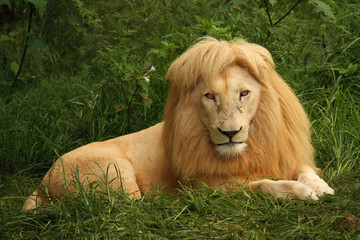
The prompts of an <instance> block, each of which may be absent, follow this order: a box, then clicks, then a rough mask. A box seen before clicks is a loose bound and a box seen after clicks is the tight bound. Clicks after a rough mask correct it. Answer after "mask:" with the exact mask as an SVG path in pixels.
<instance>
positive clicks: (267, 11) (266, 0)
mask: <svg viewBox="0 0 360 240" xmlns="http://www.w3.org/2000/svg"><path fill="white" fill-rule="evenodd" d="M263 1H264V4H265V12H266V15H267V16H268V18H269V22H270V26H271V27H274V26H276V25H277V24H278V23H280V22H281V21H282V20H283V19H284V18H286V17H287V16H288V15H289V14H290V13H291V12H292V10H294V8H296V6H297V5H298V4H299V3H301V2H302V1H304V0H298V1H297V2H296V3H295V4H294V6H292V7H291V8H290V9H289V11H287V12H286V13H285V14H284V15H283V16H282V17H281V18H280V19H279V20H277V21H276V22H275V23H273V21H272V19H271V16H270V10H269V2H268V0H263ZM270 34H271V32H270V31H269V30H268V33H267V36H266V40H268V39H269V37H270Z"/></svg>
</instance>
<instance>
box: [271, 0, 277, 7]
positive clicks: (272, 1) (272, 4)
mask: <svg viewBox="0 0 360 240" xmlns="http://www.w3.org/2000/svg"><path fill="white" fill-rule="evenodd" d="M269 3H270V4H271V6H274V5H275V4H276V3H277V0H269Z"/></svg>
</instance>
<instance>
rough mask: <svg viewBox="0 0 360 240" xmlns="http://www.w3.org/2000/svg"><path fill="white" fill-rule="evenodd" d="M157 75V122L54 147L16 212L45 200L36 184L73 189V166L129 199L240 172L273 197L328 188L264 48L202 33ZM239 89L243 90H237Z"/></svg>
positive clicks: (54, 191)
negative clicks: (163, 97)
mask: <svg viewBox="0 0 360 240" xmlns="http://www.w3.org/2000/svg"><path fill="white" fill-rule="evenodd" d="M167 78H168V79H169V80H170V81H171V88H170V92H169V96H168V98H167V102H166V107H165V116H164V122H162V123H159V124H157V125H155V126H153V127H151V128H148V129H145V130H143V131H140V132H137V133H134V134H129V135H125V136H122V137H118V138H115V139H112V140H108V141H104V142H96V143H91V144H88V145H85V146H83V147H81V148H78V149H75V150H73V151H71V152H69V153H67V154H65V155H63V156H62V157H61V158H60V159H59V160H57V161H56V162H55V164H54V165H53V166H52V168H51V169H50V170H49V171H48V173H47V174H46V175H45V177H44V179H43V181H42V183H41V184H40V188H39V189H38V190H36V191H35V192H34V193H33V194H32V196H31V197H30V198H29V199H28V200H27V201H26V202H25V204H24V207H23V210H28V209H32V208H35V207H37V206H39V204H41V203H46V202H47V198H46V197H44V196H45V195H46V194H45V192H44V191H43V189H44V188H45V189H47V191H48V193H49V194H50V195H54V196H57V197H60V196H61V195H62V191H64V190H65V191H69V192H74V191H75V189H74V188H72V187H71V186H70V187H68V185H66V182H70V181H71V180H72V179H73V178H74V177H73V176H74V174H73V172H74V169H75V167H76V166H77V168H78V172H79V178H80V180H81V181H83V182H85V183H88V182H91V181H96V180H99V179H100V180H101V179H102V181H103V179H104V173H106V176H107V181H110V182H111V184H110V186H111V187H112V188H114V189H120V190H122V191H124V192H126V193H129V194H131V196H133V197H135V198H138V197H140V196H141V195H142V194H144V193H145V192H148V191H151V190H152V189H153V188H154V187H156V186H160V187H162V188H163V189H164V191H171V190H173V189H175V188H177V187H178V186H179V183H185V182H186V181H188V180H192V179H199V180H201V181H202V182H204V183H205V184H207V185H209V186H213V187H220V185H221V184H222V183H224V182H227V181H233V180H236V181H238V182H240V183H243V182H244V181H245V180H246V179H247V177H248V175H249V174H250V180H251V181H250V182H249V183H248V184H247V187H248V188H250V189H253V190H261V191H263V192H265V193H268V194H269V195H273V196H275V197H281V198H302V199H303V198H306V197H310V198H312V199H314V200H316V199H317V197H318V196H321V195H322V194H323V193H329V194H333V193H334V191H333V189H331V188H330V187H329V186H328V185H327V184H326V183H325V182H324V181H323V180H322V179H320V178H319V177H318V176H317V175H316V173H315V171H318V169H317V168H316V167H315V164H314V151H313V147H312V145H311V141H310V132H309V128H310V126H309V121H308V119H307V116H306V114H305V112H304V110H303V108H302V106H301V104H300V103H299V101H298V99H297V98H296V96H295V95H294V93H293V92H292V91H291V89H290V88H289V87H288V85H287V84H286V83H285V82H284V81H283V80H282V79H281V78H280V76H279V75H278V74H277V73H276V71H275V65H274V62H273V60H272V57H271V55H270V53H269V52H268V51H267V50H266V49H264V48H263V47H260V46H258V45H256V44H251V43H248V42H245V41H233V42H226V41H217V40H215V39H212V38H206V39H204V40H202V41H200V42H199V43H197V44H196V45H194V46H193V47H192V48H190V49H189V50H188V51H186V52H185V53H184V54H183V55H181V56H180V57H179V58H178V59H176V60H175V61H174V62H173V63H172V65H171V66H170V68H169V71H168V73H167ZM245 88H249V89H250V90H251V91H250V93H249V94H248V95H247V96H244V97H242V98H238V96H239V93H240V92H241V91H244V89H245ZM245 90H247V89H245ZM206 91H210V93H211V95H206V93H208V92H206ZM212 97H213V98H212ZM218 129H220V130H223V131H235V130H239V129H240V131H239V132H237V133H236V134H235V135H234V137H233V138H232V140H233V141H234V142H236V144H226V143H227V142H228V141H229V139H231V138H230V137H227V136H226V135H224V133H221V131H220V130H218ZM223 144H224V145H223ZM219 149H220V150H219ZM228 149H229V150H228ZM64 169H65V173H64ZM64 176H65V179H66V181H65V180H64ZM263 178H277V179H283V180H281V181H274V180H267V179H265V180H261V179H263ZM297 180H298V181H297ZM220 188H221V187H220Z"/></svg>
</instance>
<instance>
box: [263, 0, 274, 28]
mask: <svg viewBox="0 0 360 240" xmlns="http://www.w3.org/2000/svg"><path fill="white" fill-rule="evenodd" d="M264 4H265V12H266V15H267V16H268V18H269V22H270V26H272V25H273V22H272V19H271V16H270V11H269V2H268V0H264Z"/></svg>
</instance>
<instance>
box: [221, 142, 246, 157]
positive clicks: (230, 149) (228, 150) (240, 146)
mask: <svg viewBox="0 0 360 240" xmlns="http://www.w3.org/2000/svg"><path fill="white" fill-rule="evenodd" d="M246 147H247V144H246V143H244V142H241V143H233V142H231V143H226V144H218V145H216V147H215V150H216V152H217V153H218V154H219V155H220V156H222V157H226V158H232V157H236V156H238V155H240V154H242V153H243V152H244V151H245V149H246Z"/></svg>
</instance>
